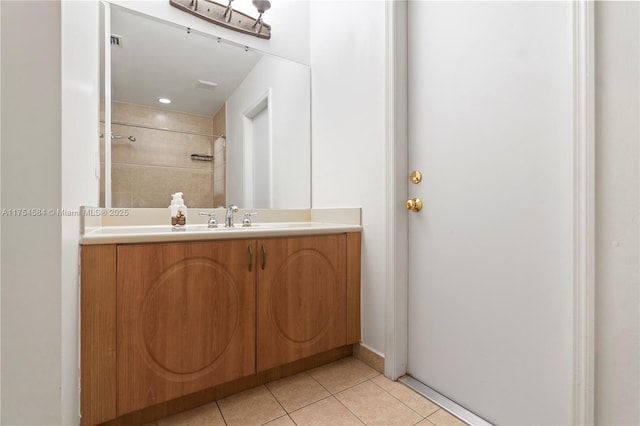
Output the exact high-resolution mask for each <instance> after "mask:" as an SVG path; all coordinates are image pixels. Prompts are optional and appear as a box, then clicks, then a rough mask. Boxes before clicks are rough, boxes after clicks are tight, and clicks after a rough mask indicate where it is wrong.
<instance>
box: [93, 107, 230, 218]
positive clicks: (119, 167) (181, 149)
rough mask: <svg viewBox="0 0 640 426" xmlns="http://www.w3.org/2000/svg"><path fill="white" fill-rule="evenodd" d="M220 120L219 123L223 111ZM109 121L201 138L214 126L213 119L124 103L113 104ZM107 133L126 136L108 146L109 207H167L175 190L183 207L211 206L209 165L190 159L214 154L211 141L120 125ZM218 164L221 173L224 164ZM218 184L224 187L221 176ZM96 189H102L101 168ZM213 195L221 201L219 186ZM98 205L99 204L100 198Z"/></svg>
mask: <svg viewBox="0 0 640 426" xmlns="http://www.w3.org/2000/svg"><path fill="white" fill-rule="evenodd" d="M220 117H221V118H218V119H219V120H220V119H222V122H224V111H222V115H220ZM112 120H113V121H114V122H125V123H131V124H140V125H145V126H152V127H161V128H169V129H174V130H180V131H186V132H195V133H204V134H211V131H212V128H213V121H214V120H213V117H205V116H199V115H195V114H186V113H181V112H176V111H165V110H162V109H156V108H150V107H146V106H141V105H134V104H128V103H124V102H113V116H112ZM101 131H102V132H103V131H104V125H102V127H101ZM112 132H113V133H114V134H118V135H122V136H125V139H114V140H112V141H111V142H112V143H111V147H112V200H113V205H114V206H117V207H166V206H168V205H169V203H170V195H171V194H172V193H174V192H177V191H182V192H184V194H185V202H186V204H187V206H188V207H191V206H193V207H213V206H214V199H213V172H214V162H213V161H211V162H208V161H196V160H192V159H191V154H205V155H212V154H213V138H212V137H209V136H199V135H189V134H181V133H175V132H167V131H162V130H154V129H144V128H138V127H133V126H123V125H113V128H112ZM128 136H134V137H135V138H136V141H135V142H131V141H129V140H127V139H126V137H128ZM100 142H101V143H100V149H101V158H104V138H102V139H101V141H100ZM222 165H223V166H222V167H223V170H224V161H223V162H222ZM223 173H224V172H223ZM219 179H220V181H221V182H224V175H222V177H220V178H219ZM100 186H101V188H104V166H103V170H102V173H101V182H100ZM218 191H219V192H220V194H219V195H218V198H219V199H223V198H224V195H223V194H222V192H224V183H223V184H222V186H219V188H218ZM101 205H104V193H103V194H102V196H101Z"/></svg>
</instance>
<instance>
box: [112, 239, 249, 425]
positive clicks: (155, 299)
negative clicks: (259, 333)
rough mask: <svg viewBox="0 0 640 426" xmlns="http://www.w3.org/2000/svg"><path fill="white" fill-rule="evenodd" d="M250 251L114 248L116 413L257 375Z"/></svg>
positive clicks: (227, 244)
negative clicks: (115, 280) (116, 353)
mask: <svg viewBox="0 0 640 426" xmlns="http://www.w3.org/2000/svg"><path fill="white" fill-rule="evenodd" d="M255 250H256V246H255V241H242V240H240V241H217V242H190V243H167V244H140V245H120V246H118V252H117V326H118V339H117V340H118V415H120V414H124V413H127V412H130V411H133V410H137V409H140V408H143V407H147V406H150V405H153V404H157V403H160V402H164V401H168V400H170V399H173V398H177V397H179V396H182V395H186V394H189V393H192V392H196V391H199V390H202V389H206V388H208V387H211V386H214V385H216V384H219V383H224V382H228V381H230V380H234V379H237V378H240V377H243V376H246V375H249V374H252V373H254V372H255V277H256V276H255V273H256V272H255V266H254V263H255V262H254V259H253V258H252V257H253V256H254V255H255Z"/></svg>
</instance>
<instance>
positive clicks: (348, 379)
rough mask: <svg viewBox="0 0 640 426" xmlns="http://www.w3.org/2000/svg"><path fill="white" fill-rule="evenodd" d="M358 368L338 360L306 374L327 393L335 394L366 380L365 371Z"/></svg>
mask: <svg viewBox="0 0 640 426" xmlns="http://www.w3.org/2000/svg"><path fill="white" fill-rule="evenodd" d="M363 364H364V363H363ZM358 367H359V366H358V365H355V366H354V364H352V363H348V362H344V361H342V360H340V361H336V362H332V363H331V364H327V365H324V366H322V367H318V368H315V369H313V370H311V371H309V372H308V373H309V375H310V376H311V377H313V378H314V379H316V380H317V381H318V383H320V384H321V385H322V386H324V387H325V388H326V389H327V390H328V391H329V392H331V393H333V394H335V393H338V392H341V391H343V390H345V389H348V388H350V387H352V386H355V385H357V384H358V383H362V382H364V381H365V380H368V377H367V376H366V373H367V371H366V370H363V369H361V368H358ZM369 368H370V367H369ZM372 370H373V369H372ZM374 371H375V370H374Z"/></svg>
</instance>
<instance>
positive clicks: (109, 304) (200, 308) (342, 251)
mask: <svg viewBox="0 0 640 426" xmlns="http://www.w3.org/2000/svg"><path fill="white" fill-rule="evenodd" d="M81 273H82V277H81V286H82V287H81V413H82V419H81V424H82V425H94V424H98V423H102V422H105V421H109V420H113V419H116V418H117V417H119V416H122V415H124V414H126V413H130V412H132V411H136V410H141V409H144V408H146V407H151V406H155V407H160V406H161V405H158V404H161V403H164V402H167V401H171V400H175V399H176V398H180V397H183V396H185V395H189V394H193V393H195V392H198V391H201V390H204V389H209V388H212V387H214V386H217V385H220V384H225V385H223V386H227V385H226V384H228V383H230V382H233V381H234V380H236V379H241V378H242V380H244V381H246V383H252V386H255V385H256V383H263V382H264V380H266V378H267V377H271V379H270V380H273V379H274V378H277V377H282V376H283V375H286V374H287V373H286V371H289V370H287V366H286V365H285V364H288V363H292V362H293V361H296V360H301V359H303V358H307V357H311V356H314V355H318V354H321V353H325V352H326V351H330V350H337V349H336V348H344V347H346V345H349V344H352V343H356V342H358V341H359V340H360V233H359V232H350V233H346V234H345V233H343V234H332V235H318V236H305V237H297V236H296V237H281V238H265V239H251V240H248V239H247V240H216V241H204V242H175V243H148V244H105V245H87V246H83V247H82V269H81ZM318 356H321V355H318ZM300 362H302V363H304V362H307V361H306V360H303V361H300ZM288 365H289V366H291V365H293V364H288ZM276 367H277V368H276ZM280 367H282V368H281V370H282V371H280ZM269 369H271V371H270V372H269V373H268V374H262V373H259V372H262V371H265V370H269ZM289 374H291V373H289ZM235 389H240V388H238V387H236V388H235ZM200 403H202V402H200ZM167 404H170V402H167ZM182 407H183V408H182V409H186V408H188V407H187V406H186V405H184V406H182ZM163 412H164V411H163ZM165 415H166V414H165Z"/></svg>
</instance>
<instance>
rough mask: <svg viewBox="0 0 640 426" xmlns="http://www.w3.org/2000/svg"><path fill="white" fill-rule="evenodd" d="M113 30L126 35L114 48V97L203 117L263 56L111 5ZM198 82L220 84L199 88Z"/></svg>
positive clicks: (112, 76) (218, 103)
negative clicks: (208, 88) (167, 101)
mask: <svg viewBox="0 0 640 426" xmlns="http://www.w3.org/2000/svg"><path fill="white" fill-rule="evenodd" d="M111 34H112V35H118V36H121V37H122V39H121V45H120V46H114V45H112V46H111V64H112V66H111V78H112V89H111V90H112V99H113V100H116V101H122V102H129V103H135V104H141V105H147V106H152V107H155V108H162V109H170V110H174V111H182V112H189V113H193V114H199V115H207V116H211V115H213V114H215V113H216V112H217V111H218V109H219V108H220V107H221V106H222V105H224V102H225V100H226V99H227V98H229V96H230V95H231V94H232V93H233V91H234V90H235V88H236V87H237V86H238V85H239V84H240V83H241V82H242V81H243V80H244V78H245V77H246V76H247V74H248V73H249V72H250V71H251V69H252V68H253V66H254V65H255V64H256V63H257V62H258V61H259V60H260V58H261V57H262V55H261V54H260V53H258V52H255V51H253V50H248V51H245V49H243V48H241V47H238V46H233V45H230V44H226V43H224V42H218V41H217V40H216V39H215V38H212V37H210V36H205V35H202V34H199V33H194V32H191V33H190V34H189V33H188V32H187V30H186V28H184V27H178V26H176V25H172V24H169V23H166V22H161V21H157V20H154V19H152V18H150V17H146V16H142V15H139V14H136V13H133V12H130V11H128V10H126V9H123V8H119V7H112V8H111ZM198 80H204V81H207V82H212V83H216V84H217V86H216V87H215V89H214V90H213V91H211V90H207V89H202V88H198ZM160 97H163V98H169V99H171V104H168V105H164V104H161V103H159V102H158V98H160Z"/></svg>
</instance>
